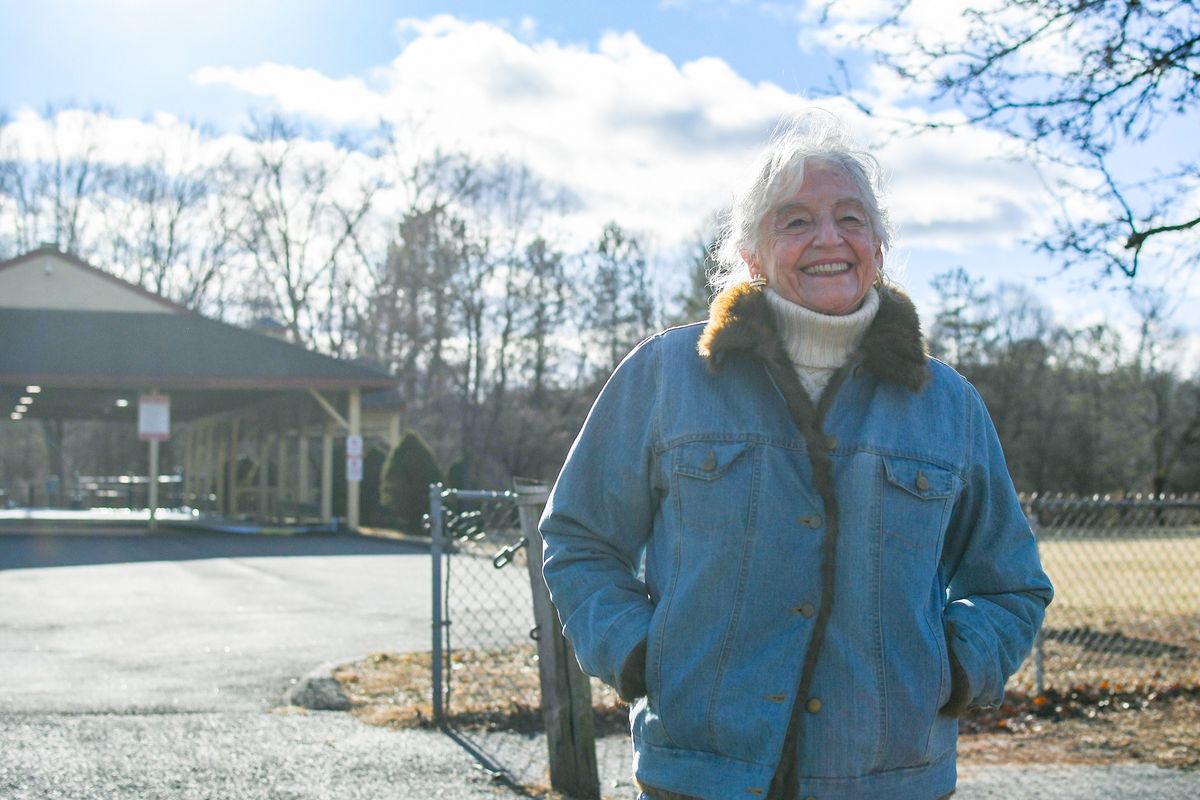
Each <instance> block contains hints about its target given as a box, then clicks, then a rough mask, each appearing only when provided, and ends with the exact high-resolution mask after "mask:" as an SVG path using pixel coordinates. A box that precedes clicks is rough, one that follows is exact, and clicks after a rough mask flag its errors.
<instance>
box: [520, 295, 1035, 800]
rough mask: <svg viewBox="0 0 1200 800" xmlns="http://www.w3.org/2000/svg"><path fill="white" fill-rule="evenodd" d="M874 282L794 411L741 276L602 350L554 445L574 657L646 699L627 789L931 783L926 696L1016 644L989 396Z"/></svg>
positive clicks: (987, 670) (1018, 549) (714, 793)
mask: <svg viewBox="0 0 1200 800" xmlns="http://www.w3.org/2000/svg"><path fill="white" fill-rule="evenodd" d="M881 296H882V298H881V306H880V310H879V312H878V314H877V315H876V318H875V320H874V322H873V323H872V325H871V328H870V329H869V330H868V332H867V334H866V336H865V338H864V341H863V343H862V345H861V347H860V348H859V350H858V351H857V352H856V354H855V355H854V356H853V357H852V358H851V360H850V362H849V363H847V364H846V365H845V366H844V367H843V368H842V369H841V370H840V371H839V372H838V373H837V374H836V375H835V376H834V378H833V379H832V380H831V382H830V384H829V387H828V388H827V390H826V391H825V393H824V395H823V396H822V399H821V403H820V405H819V406H816V405H814V404H813V402H812V401H810V400H809V398H808V396H807V395H806V394H805V392H804V391H803V389H802V388H801V385H800V383H799V379H798V377H797V376H796V373H795V369H794V368H793V367H792V366H791V363H790V361H789V360H788V358H787V355H786V352H785V351H784V349H783V346H782V344H781V342H780V341H779V337H778V335H777V334H776V333H775V330H774V326H773V323H772V321H771V318H770V313H769V311H768V310H767V308H766V303H765V301H764V299H763V297H762V294H761V292H760V291H758V290H755V289H752V288H750V287H748V286H742V287H735V288H734V289H732V290H729V291H727V292H726V293H724V294H723V295H721V296H719V297H718V298H717V300H716V301H715V302H714V306H713V311H712V315H711V317H710V320H709V322H708V324H707V327H705V328H703V329H702V328H701V326H699V325H691V326H686V327H681V328H675V329H672V330H668V331H666V332H663V333H660V334H658V335H656V336H654V337H652V338H650V339H649V340H647V341H645V342H643V343H642V344H641V345H640V346H639V347H638V348H637V349H636V350H635V351H634V352H633V353H631V354H630V355H629V356H628V357H627V358H626V359H625V360H624V361H623V362H622V363H621V365H620V366H619V367H618V368H617V370H616V372H615V373H614V374H613V376H612V377H611V378H610V379H609V381H608V383H607V384H606V385H605V387H604V389H603V390H602V392H601V393H600V396H599V398H598V399H597V400H596V403H595V405H594V407H593V408H592V410H591V412H590V414H589V415H588V418H587V421H586V422H585V423H584V426H583V429H582V430H581V431H580V434H579V437H578V438H577V440H576V441H575V444H574V446H573V447H572V449H571V452H570V454H569V455H568V457H567V461H566V463H565V465H564V467H563V470H562V473H561V475H560V476H559V478H558V481H557V482H556V484H555V487H554V490H553V492H552V493H551V496H550V499H549V502H548V504H547V506H546V510H545V514H544V515H543V517H542V521H541V532H542V536H543V538H544V542H545V549H544V572H545V578H546V583H547V584H548V586H549V588H550V592H551V595H552V597H553V599H554V603H555V605H556V607H557V608H558V611H559V615H560V617H561V619H562V621H563V623H564V628H565V631H566V634H567V636H568V638H569V639H570V641H571V642H572V644H573V645H574V647H575V650H576V654H577V657H578V659H579V662H580V664H581V665H582V667H583V668H584V670H585V671H586V672H588V673H590V674H592V675H596V676H598V677H599V678H601V679H602V680H604V681H605V682H607V683H609V684H611V685H613V686H617V687H618V688H621V689H622V690H623V691H624V693H625V694H627V695H639V694H642V692H643V691H644V696H642V697H640V698H639V699H637V702H636V703H635V704H634V706H633V708H632V711H631V718H632V731H633V743H634V772H635V775H636V777H637V779H638V780H639V782H640V783H642V784H644V785H646V786H647V787H654V788H656V789H659V790H662V791H664V792H671V793H679V794H683V795H688V796H694V797H701V798H719V799H720V800H726V799H727V798H746V799H747V800H761V798H764V797H779V798H792V797H797V798H806V797H814V798H821V799H822V800H825V799H826V798H827V799H828V800H834V799H835V798H866V797H869V798H876V797H878V798H883V797H887V798H893V799H895V800H904V798H913V800H931V798H935V797H940V796H942V795H944V794H946V793H947V792H949V791H951V790H952V789H953V788H954V785H955V780H956V776H955V746H956V741H957V735H958V723H957V719H956V718H955V717H954V716H953V713H940V712H939V709H943V708H944V707H945V706H947V703H948V701H949V700H950V699H951V696H952V690H953V693H954V695H955V696H956V697H957V698H958V705H960V706H961V705H966V704H968V703H970V704H975V705H989V704H996V703H998V702H999V701H1000V700H1001V698H1002V696H1003V692H1004V683H1005V680H1006V679H1007V678H1008V676H1009V675H1010V674H1011V673H1012V672H1013V671H1015V670H1016V668H1017V667H1018V666H1019V664H1020V663H1021V661H1022V660H1023V659H1024V657H1025V655H1026V654H1027V653H1028V651H1029V649H1030V647H1031V645H1032V642H1033V639H1034V636H1035V634H1036V632H1037V630H1038V628H1039V626H1040V625H1041V622H1042V617H1043V613H1044V609H1045V606H1046V604H1047V603H1048V602H1049V601H1050V597H1051V587H1050V583H1049V580H1048V579H1047V578H1046V575H1045V574H1044V573H1043V571H1042V569H1041V565H1040V562H1039V559H1038V553H1037V547H1036V544H1035V542H1034V539H1033V536H1032V534H1031V532H1030V529H1029V526H1028V524H1027V523H1026V520H1025V517H1024V515H1023V514H1022V512H1021V508H1020V505H1019V503H1018V500H1017V497H1016V494H1015V491H1014V489H1013V485H1012V482H1011V479H1010V477H1009V475H1008V471H1007V468H1006V467H1005V463H1004V458H1003V455H1002V453H1001V450H1000V444H999V441H998V439H997V436H996V433H995V430H994V428H993V426H992V423H991V421H990V419H989V417H988V414H987V411H986V410H985V409H984V406H983V403H982V401H981V400H980V397H979V395H978V393H977V392H976V391H975V389H974V388H973V387H972V386H971V385H970V384H968V383H967V382H966V381H965V380H964V379H963V378H962V377H961V376H959V375H958V374H957V373H956V372H954V370H952V369H951V368H950V367H948V366H946V365H945V364H942V363H940V362H938V361H936V360H933V359H930V358H928V357H927V356H926V354H925V352H924V345H923V342H922V340H921V336H920V329H919V323H918V320H917V316H916V312H915V310H914V309H913V307H912V304H911V303H910V302H909V301H908V299H907V298H906V297H904V296H903V295H902V294H901V293H899V292H898V291H897V290H895V289H885V290H883V291H882V292H881ZM643 553H644V559H645V560H644V572H642V570H641V569H640V565H641V558H642V555H643ZM643 576H644V577H643ZM642 653H644V657H645V664H644V669H643V667H642V664H641V660H640V659H641V655H642ZM623 671H624V672H625V673H626V674H625V676H624V683H623V677H622V672H623ZM631 671H632V672H634V673H638V674H636V675H634V676H632V677H633V680H632V681H631V676H630V674H629V673H630V672H631ZM955 673H956V674H957V680H956V679H955ZM639 678H640V679H643V680H638V679H639ZM629 699H631V700H632V699H633V697H632V696H631V697H629Z"/></svg>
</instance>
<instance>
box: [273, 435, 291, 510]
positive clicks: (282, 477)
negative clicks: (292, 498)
mask: <svg viewBox="0 0 1200 800" xmlns="http://www.w3.org/2000/svg"><path fill="white" fill-rule="evenodd" d="M278 435H279V442H278V443H277V445H276V452H275V516H276V517H280V518H282V517H284V516H286V515H285V514H284V509H286V508H287V507H288V502H287V501H288V485H289V484H288V480H287V476H288V471H289V470H288V467H289V464H288V432H287V431H285V430H281V431H279V434H278Z"/></svg>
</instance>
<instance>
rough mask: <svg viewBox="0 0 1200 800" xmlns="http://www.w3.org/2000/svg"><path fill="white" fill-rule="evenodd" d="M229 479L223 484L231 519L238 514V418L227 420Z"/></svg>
mask: <svg viewBox="0 0 1200 800" xmlns="http://www.w3.org/2000/svg"><path fill="white" fill-rule="evenodd" d="M227 466H228V468H229V469H228V471H229V479H228V481H227V482H226V484H225V487H226V491H227V493H228V494H227V500H228V503H229V507H228V513H229V516H231V517H236V516H237V514H238V418H237V417H234V418H232V419H231V420H229V463H228V464H227Z"/></svg>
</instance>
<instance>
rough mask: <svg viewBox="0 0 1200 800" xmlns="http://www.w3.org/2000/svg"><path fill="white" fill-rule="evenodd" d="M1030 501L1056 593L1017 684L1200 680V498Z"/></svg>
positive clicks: (1037, 687) (1039, 498)
mask: <svg viewBox="0 0 1200 800" xmlns="http://www.w3.org/2000/svg"><path fill="white" fill-rule="evenodd" d="M1022 501H1023V505H1024V508H1025V513H1026V516H1027V517H1028V518H1029V522H1030V525H1031V526H1032V527H1033V530H1034V533H1035V534H1036V535H1037V539H1038V550H1039V552H1040V553H1041V556H1042V564H1043V566H1044V567H1045V569H1046V572H1047V574H1049V576H1050V580H1051V581H1052V582H1053V583H1054V590H1055V597H1054V602H1053V604H1051V606H1050V608H1049V610H1048V611H1047V613H1046V623H1045V625H1044V627H1043V629H1042V635H1041V637H1040V639H1039V642H1038V646H1037V648H1036V649H1035V653H1034V658H1033V659H1031V661H1030V662H1028V663H1027V664H1026V665H1025V666H1024V667H1023V668H1022V670H1021V672H1020V673H1019V674H1018V675H1017V676H1016V678H1015V681H1016V682H1017V683H1018V684H1022V683H1023V684H1025V685H1026V686H1028V687H1032V688H1034V689H1035V690H1038V691H1040V690H1041V689H1042V688H1043V687H1048V686H1052V687H1055V688H1060V689H1062V688H1067V687H1070V686H1075V685H1080V684H1083V685H1091V686H1095V685H1098V684H1100V683H1103V682H1105V681H1107V682H1108V684H1109V685H1112V686H1115V685H1116V684H1120V685H1122V686H1123V687H1133V686H1143V687H1160V686H1170V685H1172V684H1191V685H1194V684H1198V683H1200V497H1197V496H1188V497H1176V496H1134V497H1126V498H1120V499H1114V498H1111V497H1070V496H1063V495H1057V496H1050V495H1041V496H1039V495H1031V496H1028V497H1025V498H1022ZM1039 671H1040V674H1041V680H1040V681H1039V679H1038V676H1039Z"/></svg>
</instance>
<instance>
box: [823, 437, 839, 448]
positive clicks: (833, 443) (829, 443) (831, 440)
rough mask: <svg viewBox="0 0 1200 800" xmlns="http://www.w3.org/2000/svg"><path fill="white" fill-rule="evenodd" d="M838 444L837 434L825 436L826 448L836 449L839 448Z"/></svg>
mask: <svg viewBox="0 0 1200 800" xmlns="http://www.w3.org/2000/svg"><path fill="white" fill-rule="evenodd" d="M837 446H838V441H837V437H836V436H826V437H825V449H826V450H835V449H837Z"/></svg>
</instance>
